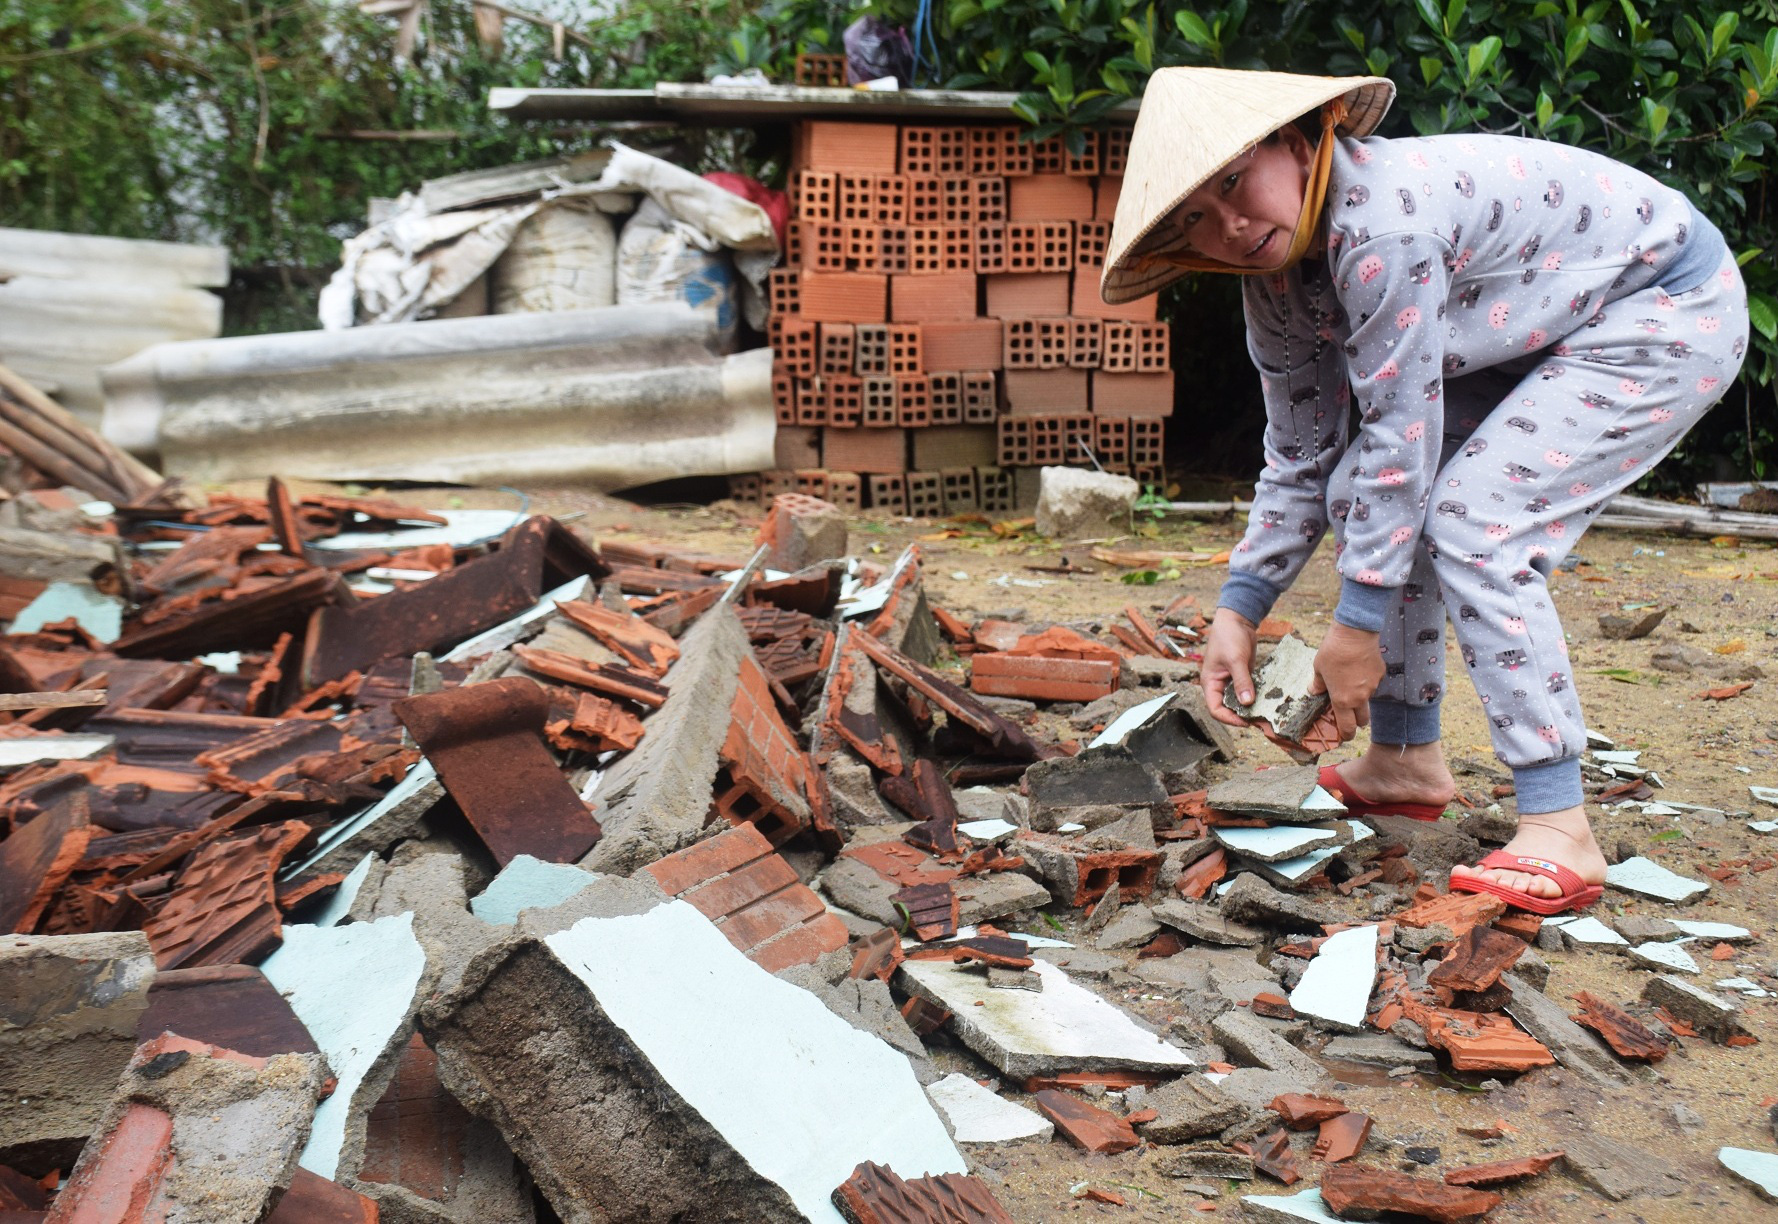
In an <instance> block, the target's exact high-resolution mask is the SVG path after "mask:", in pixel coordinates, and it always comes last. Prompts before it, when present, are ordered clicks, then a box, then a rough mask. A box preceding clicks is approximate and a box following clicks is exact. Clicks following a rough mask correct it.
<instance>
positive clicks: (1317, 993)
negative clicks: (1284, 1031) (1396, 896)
mask: <svg viewBox="0 0 1778 1224" xmlns="http://www.w3.org/2000/svg"><path fill="white" fill-rule="evenodd" d="M1376 979H1377V928H1376V927H1375V926H1359V927H1349V928H1347V929H1346V930H1344V931H1339V932H1336V933H1335V934H1333V935H1329V936H1328V937H1327V942H1325V943H1323V944H1322V945H1321V950H1320V951H1319V952H1317V953H1316V954H1315V959H1314V960H1312V961H1310V962H1309V967H1308V969H1306V970H1305V971H1304V972H1303V978H1302V981H1300V982H1298V983H1297V986H1296V989H1295V990H1292V991H1291V992H1290V1006H1291V1009H1292V1010H1293V1011H1295V1012H1296V1013H1297V1014H1298V1015H1299V1016H1311V1017H1314V1018H1315V1019H1317V1020H1320V1021H1322V1022H1324V1023H1326V1024H1328V1025H1331V1026H1333V1027H1334V1028H1337V1029H1343V1030H1348V1031H1356V1030H1357V1029H1359V1028H1361V1027H1362V1026H1363V1025H1364V1012H1365V1008H1366V1006H1367V1005H1368V1004H1369V1002H1370V997H1371V987H1372V985H1373V984H1375V982H1376Z"/></svg>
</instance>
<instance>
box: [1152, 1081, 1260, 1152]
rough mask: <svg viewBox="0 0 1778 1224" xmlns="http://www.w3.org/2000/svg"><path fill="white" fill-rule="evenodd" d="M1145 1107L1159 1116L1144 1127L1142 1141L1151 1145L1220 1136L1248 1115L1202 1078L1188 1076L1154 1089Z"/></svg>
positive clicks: (1241, 1106) (1245, 1109) (1233, 1101)
mask: <svg viewBox="0 0 1778 1224" xmlns="http://www.w3.org/2000/svg"><path fill="white" fill-rule="evenodd" d="M1143 1103H1144V1105H1145V1106H1146V1107H1147V1108H1149V1109H1152V1110H1154V1111H1155V1113H1156V1115H1157V1116H1156V1118H1155V1120H1154V1121H1153V1122H1150V1123H1148V1124H1147V1125H1145V1126H1143V1127H1142V1137H1143V1138H1144V1139H1146V1140H1148V1141H1149V1142H1150V1143H1186V1142H1189V1141H1190V1140H1193V1139H1198V1138H1202V1137H1203V1136H1205V1135H1217V1134H1221V1133H1222V1132H1223V1131H1225V1130H1227V1129H1228V1128H1229V1127H1231V1126H1234V1125H1235V1124H1236V1123H1238V1122H1240V1121H1241V1120H1242V1119H1243V1118H1245V1117H1246V1115H1247V1113H1248V1108H1247V1106H1245V1105H1243V1104H1242V1103H1241V1102H1239V1101H1237V1100H1235V1099H1233V1098H1232V1097H1229V1096H1228V1095H1226V1094H1225V1093H1224V1092H1223V1091H1222V1089H1220V1088H1218V1087H1217V1086H1216V1085H1215V1084H1213V1083H1211V1082H1210V1081H1209V1080H1207V1079H1205V1078H1204V1077H1203V1076H1202V1075H1188V1076H1186V1077H1184V1078H1183V1079H1176V1080H1174V1081H1172V1082H1171V1083H1167V1084H1162V1085H1161V1086H1160V1087H1158V1088H1154V1089H1151V1090H1150V1091H1149V1092H1148V1093H1147V1094H1146V1096H1145V1097H1144V1098H1143Z"/></svg>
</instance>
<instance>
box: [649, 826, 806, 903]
mask: <svg viewBox="0 0 1778 1224" xmlns="http://www.w3.org/2000/svg"><path fill="white" fill-rule="evenodd" d="M733 828H734V829H753V828H754V826H752V825H750V824H748V825H735V826H733ZM731 831H732V830H731ZM754 833H755V835H756V836H758V837H759V840H760V841H762V842H764V841H766V839H765V837H764V836H763V835H761V834H759V831H758V830H757V829H754ZM712 840H714V839H712ZM770 851H771V844H770V843H769V842H767V844H766V852H765V853H760V852H757V851H755V852H754V857H753V858H752V859H750V860H748V861H746V862H743V863H736V864H734V865H733V866H729V867H724V868H722V869H721V870H719V871H711V872H706V873H705V874H704V875H703V876H702V877H701V878H699V879H697V880H694V881H692V882H691V883H690V884H686V885H683V886H680V887H677V888H669V889H667V891H668V892H671V893H673V894H674V895H675V896H678V897H680V898H682V899H683V900H685V901H687V902H689V903H690V904H691V905H692V906H693V907H694V908H696V910H697V911H698V913H700V914H702V915H704V917H706V918H709V919H711V920H712V921H715V920H716V919H718V918H721V917H723V916H724V915H725V914H733V913H736V912H737V911H739V910H742V909H745V908H746V907H748V906H750V905H752V904H753V903H754V902H756V901H759V900H760V899H761V898H764V897H769V896H771V895H772V894H773V893H775V892H778V891H779V890H780V889H783V888H787V887H789V886H790V885H792V884H795V883H797V874H796V872H795V870H793V869H792V868H791V866H790V864H789V863H786V862H785V861H784V860H783V859H781V858H779V857H778V856H777V855H776V854H773V853H771V852H770ZM657 879H658V877H657ZM662 887H663V888H664V887H666V885H665V884H663V885H662Z"/></svg>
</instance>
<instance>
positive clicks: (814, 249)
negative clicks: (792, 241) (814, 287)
mask: <svg viewBox="0 0 1778 1224" xmlns="http://www.w3.org/2000/svg"><path fill="white" fill-rule="evenodd" d="M797 224H798V225H800V226H802V227H803V258H802V260H801V266H802V267H803V268H804V269H805V270H807V271H810V272H844V271H845V270H846V234H847V227H846V226H844V225H841V224H840V223H839V222H838V221H799V222H797Z"/></svg>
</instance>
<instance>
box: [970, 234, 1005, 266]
mask: <svg viewBox="0 0 1778 1224" xmlns="http://www.w3.org/2000/svg"><path fill="white" fill-rule="evenodd" d="M969 232H970V237H971V241H972V242H973V243H974V246H973V247H972V250H973V251H974V253H975V265H974V266H975V270H976V271H977V272H980V273H982V274H984V275H987V274H992V273H998V272H1005V271H1006V270H1007V267H1006V225H1005V223H1003V222H995V223H993V224H978V225H973V226H971V227H969Z"/></svg>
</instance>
